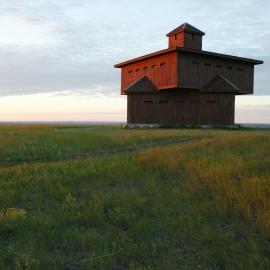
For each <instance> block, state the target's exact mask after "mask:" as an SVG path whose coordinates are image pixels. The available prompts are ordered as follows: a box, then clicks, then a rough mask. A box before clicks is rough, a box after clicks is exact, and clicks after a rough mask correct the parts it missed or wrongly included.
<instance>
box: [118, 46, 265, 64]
mask: <svg viewBox="0 0 270 270" xmlns="http://www.w3.org/2000/svg"><path fill="white" fill-rule="evenodd" d="M177 51H178V52H187V53H194V54H200V55H207V56H214V57H220V58H226V59H231V60H236V61H241V62H247V63H250V64H253V65H259V64H263V61H261V60H255V59H250V58H244V57H239V56H234V55H229V54H221V53H215V52H209V51H201V50H193V49H188V48H183V47H176V48H169V49H165V50H161V51H157V52H154V53H150V54H146V55H143V56H140V57H137V58H133V59H131V60H128V61H125V62H121V63H119V64H116V65H114V67H115V68H121V67H123V66H127V65H129V64H133V63H136V62H140V61H142V60H145V59H149V58H153V57H155V56H159V55H163V54H168V53H172V52H177Z"/></svg>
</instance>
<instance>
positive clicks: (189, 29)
mask: <svg viewBox="0 0 270 270" xmlns="http://www.w3.org/2000/svg"><path fill="white" fill-rule="evenodd" d="M183 31H184V32H189V33H194V34H197V35H201V36H204V35H205V33H204V32H202V31H201V30H199V29H198V28H196V27H194V26H193V25H191V24H189V23H187V22H185V23H182V24H181V25H180V26H178V27H176V28H175V29H174V30H172V31H171V32H169V33H168V34H167V37H169V36H171V35H174V34H177V33H179V32H183Z"/></svg>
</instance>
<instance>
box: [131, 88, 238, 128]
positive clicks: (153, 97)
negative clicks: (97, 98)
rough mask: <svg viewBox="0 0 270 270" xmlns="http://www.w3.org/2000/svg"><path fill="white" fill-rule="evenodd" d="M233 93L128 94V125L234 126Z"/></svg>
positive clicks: (171, 92)
mask: <svg viewBox="0 0 270 270" xmlns="http://www.w3.org/2000/svg"><path fill="white" fill-rule="evenodd" d="M234 103H235V95H234V94H233V93H200V92H199V91H190V90H189V91H181V92H180V91H179V90H177V91H170V92H158V93H134V94H128V117H127V120H128V124H191V125H196V124H199V125H232V124H234Z"/></svg>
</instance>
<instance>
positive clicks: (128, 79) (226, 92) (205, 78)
mask: <svg viewBox="0 0 270 270" xmlns="http://www.w3.org/2000/svg"><path fill="white" fill-rule="evenodd" d="M204 35H205V33H204V32H202V31H200V30H199V29H197V28H195V27H193V26H192V25H190V24H188V23H184V24H182V25H180V26H179V27H177V28H176V29H174V30H173V31H171V32H170V33H168V34H167V37H168V39H169V46H168V47H169V48H168V49H165V50H161V51H158V52H154V53H151V54H147V55H144V56H141V57H138V58H135V59H132V60H129V61H126V62H122V63H120V64H117V65H115V67H116V68H121V72H122V73H121V94H122V95H127V122H128V124H180V125H181V124H187V125H232V124H234V112H235V95H244V94H253V85H254V66H255V65H258V64H262V63H263V61H259V60H254V59H248V58H242V57H237V56H232V55H225V54H219V53H215V52H209V51H203V50H202V37H203V36H204Z"/></svg>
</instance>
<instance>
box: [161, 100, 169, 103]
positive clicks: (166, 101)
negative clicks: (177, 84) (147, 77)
mask: <svg viewBox="0 0 270 270" xmlns="http://www.w3.org/2000/svg"><path fill="white" fill-rule="evenodd" d="M159 103H168V100H160V101H159Z"/></svg>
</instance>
